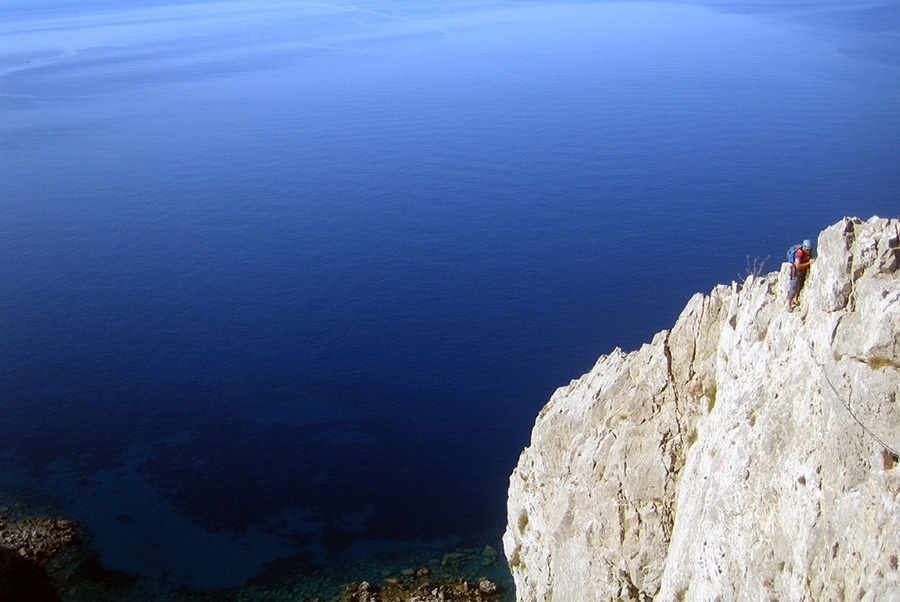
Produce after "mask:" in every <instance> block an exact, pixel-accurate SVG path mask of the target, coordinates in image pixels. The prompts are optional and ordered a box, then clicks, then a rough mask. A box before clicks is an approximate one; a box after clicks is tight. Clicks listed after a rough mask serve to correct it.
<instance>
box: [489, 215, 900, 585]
mask: <svg viewBox="0 0 900 602" xmlns="http://www.w3.org/2000/svg"><path fill="white" fill-rule="evenodd" d="M816 246H817V255H818V260H817V262H816V264H815V265H814V266H813V267H812V270H811V272H810V276H809V278H808V280H807V282H806V287H805V289H804V291H803V293H802V294H801V307H800V309H799V310H795V311H794V312H793V313H789V312H787V311H786V309H785V295H784V291H785V282H784V280H785V273H786V270H782V272H781V273H780V274H779V273H772V274H768V275H765V276H761V277H749V278H748V279H747V281H746V282H745V283H743V285H742V286H740V285H737V284H732V285H731V286H719V287H717V288H715V289H714V290H713V291H712V292H711V293H710V294H709V295H696V296H695V297H693V298H692V299H691V300H690V302H689V303H688V304H687V306H686V307H685V309H684V311H683V313H682V314H681V316H680V317H679V318H678V320H677V322H676V324H675V325H674V327H673V328H672V330H671V331H668V332H666V331H664V332H661V333H659V334H658V335H657V336H656V337H655V338H654V339H653V341H652V342H651V343H650V344H647V345H644V346H643V347H642V348H641V349H639V350H637V351H634V352H632V353H628V354H625V353H623V352H622V351H620V350H618V349H617V350H615V351H613V352H612V353H610V354H609V355H606V356H603V357H601V358H600V360H599V361H598V362H597V364H596V365H595V366H594V368H593V369H592V370H591V371H590V372H589V373H587V374H585V375H584V376H582V377H581V378H580V379H578V380H575V381H572V382H571V383H570V384H569V386H567V387H564V388H561V389H559V390H558V391H556V393H555V394H554V395H553V396H552V398H551V399H550V401H549V403H548V404H547V405H546V406H545V407H544V409H543V410H542V411H541V413H540V415H539V416H538V418H537V421H536V423H535V427H534V430H533V432H532V440H531V445H530V446H529V447H528V448H526V449H525V451H524V452H523V453H522V455H521V457H520V459H519V463H518V466H517V467H516V469H515V471H514V472H513V474H512V476H511V477H510V488H509V502H508V521H509V522H508V526H507V531H506V534H505V536H504V547H505V552H506V555H507V558H508V560H509V565H510V568H511V570H512V573H513V577H514V578H515V582H516V596H517V599H518V600H520V601H535V602H549V601H550V600H552V601H553V602H591V601H594V600H596V601H600V600H617V599H621V600H650V599H653V600H660V601H670V600H671V601H674V600H698V601H712V600H723V601H725V600H844V599H854V600H856V599H866V600H894V599H897V600H900V568H898V557H900V499H898V496H900V465H898V458H897V457H896V456H895V455H894V453H895V450H898V449H900V222H898V221H897V220H885V219H879V218H872V219H871V220H869V221H867V222H862V221H860V220H857V219H849V218H848V219H844V220H843V221H841V222H839V223H838V224H835V225H834V226H832V227H830V228H828V229H827V230H825V231H824V232H822V234H821V235H820V237H819V240H818V244H817V245H816Z"/></svg>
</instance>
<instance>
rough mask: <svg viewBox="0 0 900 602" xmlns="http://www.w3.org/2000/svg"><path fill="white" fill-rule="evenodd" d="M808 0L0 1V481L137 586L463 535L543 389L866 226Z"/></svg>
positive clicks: (866, 100)
mask: <svg viewBox="0 0 900 602" xmlns="http://www.w3.org/2000/svg"><path fill="white" fill-rule="evenodd" d="M843 4H845V3H829V2H824V1H823V2H820V3H816V4H813V3H809V4H807V5H805V6H804V7H802V8H792V9H790V10H788V9H786V8H784V7H782V6H781V5H780V4H778V5H770V4H768V3H764V2H749V1H748V2H731V3H725V2H713V1H710V2H707V3H705V4H677V3H643V2H623V3H573V4H562V3H539V2H515V1H507V0H500V1H497V2H467V1H460V2H430V3H413V2H403V1H394V2H391V1H390V0H386V1H383V2H377V1H371V2H363V3H358V4H343V3H333V2H328V1H325V2H321V3H318V4H312V3H301V2H288V1H277V0H273V1H270V2H244V1H232V2H201V3H194V4H162V5H161V4H154V3H151V2H139V1H135V2H121V1H118V0H109V1H104V2H91V3H81V2H76V1H74V0H73V1H70V2H62V1H59V2H56V3H48V2H46V1H44V2H38V3H37V4H35V3H32V2H28V3H26V2H24V1H22V0H7V2H5V3H4V5H3V6H2V7H0V234H2V235H0V259H2V260H0V410H2V412H0V413H2V419H0V493H2V496H4V499H14V498H16V497H23V496H24V497H26V498H28V499H29V500H38V501H40V502H41V503H49V504H53V506H54V507H55V508H58V509H59V511H60V512H64V513H67V514H69V515H71V516H74V517H76V518H78V519H79V520H80V521H82V523H83V525H84V526H85V528H86V529H87V530H88V531H89V532H90V533H91V535H92V540H91V545H92V546H93V547H94V548H95V549H96V550H97V551H98V553H99V555H100V559H101V561H102V563H103V565H104V566H105V567H107V568H109V569H114V570H121V571H124V572H127V573H131V574H134V575H138V576H141V577H142V578H143V579H144V580H145V581H146V583H151V584H155V585H154V586H153V587H156V588H158V590H157V591H163V590H165V589H166V588H168V587H170V586H176V587H177V586H180V585H187V586H189V587H193V588H205V589H210V588H217V587H226V586H236V585H240V584H242V583H244V582H245V581H247V580H248V579H251V578H253V577H255V576H258V575H261V574H263V573H264V572H265V571H266V570H267V569H268V571H269V573H268V574H270V575H271V574H274V573H278V574H281V573H284V572H286V571H288V569H289V570H290V571H293V572H295V573H297V574H309V571H311V570H313V569H315V568H316V567H318V569H319V570H320V571H321V570H324V569H323V567H325V569H327V567H329V566H332V565H333V564H332V563H334V562H337V561H348V562H349V561H356V560H358V559H366V558H369V559H371V558H375V557H376V556H377V555H378V553H381V552H391V553H394V554H400V553H401V552H402V553H403V554H407V555H408V556H409V555H411V556H415V555H416V554H419V556H420V557H421V558H422V559H428V558H431V557H433V556H434V555H435V554H440V552H441V551H442V550H445V551H452V550H453V549H456V548H455V547H454V546H456V547H459V546H470V547H473V548H475V549H481V548H482V547H483V546H484V545H485V544H487V543H490V544H492V545H495V546H497V545H498V544H497V543H496V542H497V541H498V539H499V534H500V531H501V530H502V528H503V526H504V524H505V494H506V486H507V478H508V475H509V473H510V472H511V470H512V468H513V467H514V465H515V462H516V459H517V457H518V453H519V452H520V450H521V449H522V448H523V447H524V446H525V445H527V443H528V437H529V432H530V428H531V425H532V424H533V420H534V418H535V416H536V414H537V412H538V410H539V409H540V407H541V406H542V405H543V403H544V402H545V401H546V400H547V399H548V397H549V396H550V394H551V393H552V391H553V390H554V389H555V388H556V387H558V386H562V385H565V384H566V383H567V382H568V381H569V380H570V379H572V378H576V377H578V376H579V375H580V374H582V373H583V372H585V371H587V370H588V369H589V368H590V367H591V365H592V364H593V362H594V361H595V360H596V358H597V357H598V356H599V355H600V354H603V353H607V352H609V351H610V350H612V349H613V348H614V347H616V346H620V347H623V348H625V349H627V350H628V349H634V348H636V347H637V346H639V345H640V344H641V343H642V342H645V341H649V339H650V338H651V336H652V335H653V333H655V332H657V331H658V330H661V329H663V328H668V327H670V326H671V325H672V323H673V321H674V319H675V318H676V316H677V315H678V313H679V312H680V310H681V308H682V307H683V306H684V304H685V302H686V301H687V299H688V298H689V297H690V295H692V294H693V293H695V292H698V291H704V292H705V291H708V290H709V289H711V288H712V287H713V286H714V285H715V284H717V283H722V282H730V281H731V280H733V279H737V278H739V277H740V276H741V275H743V274H745V272H746V265H747V258H748V257H750V258H751V260H752V259H753V258H760V259H763V258H765V257H767V256H771V257H772V259H770V260H769V263H768V264H767V267H772V268H773V269H774V268H775V267H777V262H778V261H780V259H781V257H782V256H783V253H784V251H785V250H786V249H787V248H788V247H789V246H790V245H791V244H794V243H795V242H797V241H799V240H801V239H803V238H807V237H813V238H814V237H815V236H816V234H817V233H818V232H819V231H820V230H821V229H822V228H824V227H826V226H827V225H830V224H831V223H833V222H835V221H837V220H838V219H840V218H841V217H843V216H844V215H858V216H860V217H863V218H868V217H869V216H871V215H873V214H880V215H882V216H886V217H895V216H897V215H898V214H900V198H898V193H897V191H898V190H900V169H898V165H900V58H898V57H900V33H898V31H900V8H898V4H897V3H896V2H862V3H857V4H855V5H854V7H853V9H852V10H850V9H848V8H847V7H846V6H843ZM410 562H412V561H410ZM273 563H274V564H273ZM279 567H280V568H279ZM279 571H280V573H279ZM351 578H353V576H352V575H351V576H348V577H347V580H349V579H351ZM147 587H149V586H147ZM159 595H162V594H159Z"/></svg>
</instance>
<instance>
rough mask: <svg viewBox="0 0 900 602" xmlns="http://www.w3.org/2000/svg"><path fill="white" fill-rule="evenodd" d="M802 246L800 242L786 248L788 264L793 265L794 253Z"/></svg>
mask: <svg viewBox="0 0 900 602" xmlns="http://www.w3.org/2000/svg"><path fill="white" fill-rule="evenodd" d="M802 248H803V245H802V244H799V245H794V246H793V247H791V248H790V249H788V252H787V262H788V263H789V264H791V265H794V255H795V254H796V253H797V251H798V250H800V249H802Z"/></svg>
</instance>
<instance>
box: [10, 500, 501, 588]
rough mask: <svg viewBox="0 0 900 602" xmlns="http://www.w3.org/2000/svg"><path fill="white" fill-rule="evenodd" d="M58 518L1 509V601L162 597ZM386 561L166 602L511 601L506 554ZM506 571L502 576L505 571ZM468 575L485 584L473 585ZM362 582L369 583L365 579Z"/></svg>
mask: <svg viewBox="0 0 900 602" xmlns="http://www.w3.org/2000/svg"><path fill="white" fill-rule="evenodd" d="M52 513H53V512H52V511H48V510H47V509H46V508H41V509H38V508H35V507H32V506H30V505H28V504H27V503H24V505H22V506H21V507H19V505H18V504H17V503H10V502H9V501H7V505H5V506H4V505H0V602H59V601H60V600H61V599H66V600H78V601H80V600H91V602H96V600H101V599H102V600H107V599H109V600H119V599H123V596H124V599H129V600H141V601H143V600H148V601H149V600H153V599H157V598H158V595H159V591H157V593H156V594H155V595H154V594H151V593H150V591H149V590H148V591H144V590H145V588H144V587H143V586H142V585H141V580H140V578H138V577H136V576H129V575H125V574H120V573H118V572H116V571H108V570H106V569H104V568H103V567H102V564H101V563H100V558H99V557H98V556H97V555H96V553H94V552H92V551H91V550H90V545H89V541H90V535H89V534H87V533H79V531H78V528H77V526H76V524H75V523H74V522H73V521H71V520H68V519H65V518H57V517H54V516H51V514H52ZM382 560H383V561H384V562H385V564H384V565H382V566H383V567H384V568H383V569H381V577H380V578H375V579H373V578H372V577H373V575H372V573H373V572H374V573H375V575H377V574H378V571H377V570H375V571H372V570H371V567H370V568H369V570H361V567H353V566H345V567H343V568H344V569H346V571H343V570H341V571H340V572H341V573H343V574H346V575H347V576H349V577H350V578H351V579H352V578H353V576H354V575H355V576H356V579H357V581H354V582H352V583H348V582H344V584H343V585H340V581H339V580H335V577H336V578H337V579H339V578H340V577H339V575H337V576H335V575H332V577H331V578H328V579H325V580H317V579H315V578H313V580H312V582H310V583H308V584H304V578H303V577H302V576H299V577H297V578H296V579H299V580H300V581H296V580H294V579H291V578H286V579H285V578H284V576H283V577H282V578H281V579H275V580H274V581H268V580H267V579H262V580H260V581H258V582H254V583H252V584H245V586H243V587H237V588H228V589H225V590H217V591H210V592H192V591H188V590H183V591H180V592H176V591H175V590H173V591H171V592H169V594H167V599H169V598H171V599H172V600H176V599H177V600H182V599H184V600H191V601H194V600H198V599H202V600H207V601H210V602H233V601H234V600H256V599H260V600H272V599H276V598H277V599H279V600H281V599H285V600H291V601H292V602H503V601H505V600H508V599H509V598H508V595H511V590H509V589H508V588H507V587H504V586H503V585H499V584H498V581H499V582H503V583H504V584H505V581H503V572H505V564H504V563H503V557H502V555H501V554H500V553H499V552H498V551H497V550H496V549H495V548H494V547H492V546H490V545H487V546H484V547H483V548H480V547H479V548H474V549H469V548H465V549H461V550H456V551H452V552H446V553H445V554H444V555H443V557H441V556H440V555H438V556H436V557H434V558H432V559H431V560H429V561H428V562H427V563H423V564H425V565H426V566H422V567H421V568H419V569H418V570H416V569H413V568H404V569H400V568H399V567H398V566H397V564H398V563H404V564H405V563H406V562H410V564H412V558H407V559H406V561H404V560H401V559H399V558H394V559H392V560H390V559H382ZM420 561H421V558H420ZM376 566H377V564H376ZM400 566H402V564H401V565H400ZM407 566H408V565H407ZM413 566H415V564H413ZM501 568H503V569H504V571H500V570H499V569H501ZM479 573H481V575H479ZM468 575H479V577H478V578H477V579H470V578H469V577H468ZM485 575H486V576H485ZM497 575H499V576H500V579H499V580H498V579H497ZM364 576H365V577H364ZM362 577H364V578H365V579H368V580H361V578H362ZM320 581H321V582H320ZM315 583H318V585H315ZM376 584H379V585H376ZM151 589H153V588H151ZM317 595H318V597H316V596H317ZM273 596H275V598H273ZM323 596H324V597H323Z"/></svg>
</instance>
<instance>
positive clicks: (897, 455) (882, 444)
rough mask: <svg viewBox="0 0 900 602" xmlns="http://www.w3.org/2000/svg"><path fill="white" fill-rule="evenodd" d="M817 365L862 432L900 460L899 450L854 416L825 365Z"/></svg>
mask: <svg viewBox="0 0 900 602" xmlns="http://www.w3.org/2000/svg"><path fill="white" fill-rule="evenodd" d="M816 365H817V366H818V367H819V368H820V369H821V370H822V376H824V377H825V382H827V383H828V386H829V387H831V390H832V391H834V395H835V397H837V398H838V400H839V401H840V402H841V405H843V406H844V409H846V410H847V413H849V414H850V417H851V418H853V420H855V421H856V424H858V425H859V426H860V427H862V430H864V431H865V432H866V433H867V434H868V435H869V436H870V437H871V438H872V439H874V440H875V441H877V442H878V444H879V445H880V446H881V447H883V448H884V449H886V450H887V451H889V452H890V453H892V454H893V455H894V458H895V459H898V458H900V453H897V450H895V449H894V448H893V447H891V446H890V445H888V444H887V443H885V442H884V441H882V440H881V438H880V437H879V436H878V435H876V434H875V433H873V432H872V429H870V428H869V427H867V426H866V425H865V424H863V422H862V420H860V419H859V418H857V417H856V414H854V413H853V410H852V409H851V408H850V403H849V402H848V401H845V400H844V398H843V397H842V396H841V394H840V393H839V392H838V390H837V388H836V387H835V386H834V385H833V384H832V383H831V379H829V378H828V372H826V371H825V364H820V363H819V362H816Z"/></svg>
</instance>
